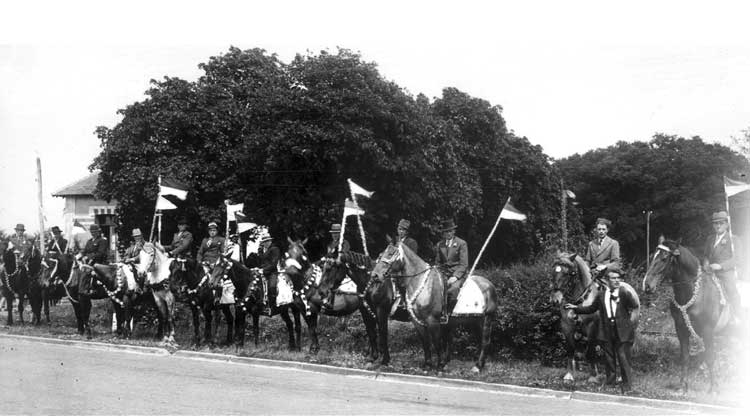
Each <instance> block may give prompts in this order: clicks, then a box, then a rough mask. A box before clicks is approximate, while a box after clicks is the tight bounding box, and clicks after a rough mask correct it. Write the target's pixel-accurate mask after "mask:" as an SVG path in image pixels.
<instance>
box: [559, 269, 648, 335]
mask: <svg viewBox="0 0 750 416" xmlns="http://www.w3.org/2000/svg"><path fill="white" fill-rule="evenodd" d="M608 291H609V289H603V290H600V291H599V293H598V294H597V296H596V299H594V302H592V303H591V305H588V306H576V307H575V309H574V310H575V311H576V312H577V313H580V314H587V313H593V312H595V311H599V340H601V341H608V342H611V341H612V339H613V338H612V336H613V335H614V334H612V325H611V321H610V319H609V317H607V307H606V306H605V305H604V301H605V300H604V299H605V295H606V293H607V292H608ZM618 294H619V299H620V300H619V302H618V303H617V307H616V310H615V317H614V324H615V327H616V328H617V335H618V337H619V338H620V342H634V341H635V329H636V328H637V327H638V315H639V313H640V307H641V303H640V300H639V299H638V294H637V293H635V290H634V289H633V288H632V287H631V286H630V285H629V284H627V283H624V282H623V283H620V288H619V289H618Z"/></svg>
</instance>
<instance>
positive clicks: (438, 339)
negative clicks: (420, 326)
mask: <svg viewBox="0 0 750 416" xmlns="http://www.w3.org/2000/svg"><path fill="white" fill-rule="evenodd" d="M441 326H442V325H440V324H439V323H438V322H435V323H428V324H427V331H428V332H429V334H430V335H429V336H430V341H431V342H432V347H433V349H434V350H435V356H436V358H437V363H436V366H435V368H436V369H437V370H438V371H443V370H444V369H445V364H446V363H445V360H444V359H443V356H444V354H443V348H442V347H443V336H442V335H443V334H442V329H441V328H440V327H441Z"/></svg>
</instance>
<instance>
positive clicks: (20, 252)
mask: <svg viewBox="0 0 750 416" xmlns="http://www.w3.org/2000/svg"><path fill="white" fill-rule="evenodd" d="M25 232H26V227H24V225H23V224H18V225H16V233H15V234H13V235H12V236H10V246H8V248H12V249H13V252H14V253H15V254H16V258H17V259H18V260H21V261H26V253H28V252H29V248H30V247H31V245H32V244H33V242H32V241H31V240H29V238H28V237H26V233H25Z"/></svg>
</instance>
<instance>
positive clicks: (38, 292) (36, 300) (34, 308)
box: [29, 285, 43, 325]
mask: <svg viewBox="0 0 750 416" xmlns="http://www.w3.org/2000/svg"><path fill="white" fill-rule="evenodd" d="M42 296H43V295H42V287H41V286H36V285H35V286H34V287H32V288H30V289H29V304H30V305H31V313H32V314H33V315H34V316H33V318H32V322H33V323H34V325H40V324H41V323H42Z"/></svg>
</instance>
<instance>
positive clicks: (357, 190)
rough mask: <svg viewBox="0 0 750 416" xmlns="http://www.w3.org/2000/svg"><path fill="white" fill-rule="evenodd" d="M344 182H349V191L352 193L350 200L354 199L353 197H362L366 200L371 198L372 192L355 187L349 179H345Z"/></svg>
mask: <svg viewBox="0 0 750 416" xmlns="http://www.w3.org/2000/svg"><path fill="white" fill-rule="evenodd" d="M346 181H347V182H349V190H350V191H351V193H352V198H353V197H354V195H362V196H364V197H367V198H369V197H371V196H372V194H373V192H370V191H367V190H365V188H363V187H361V186H359V185H357V184H356V183H354V182H353V181H352V180H351V179H347V180H346Z"/></svg>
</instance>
